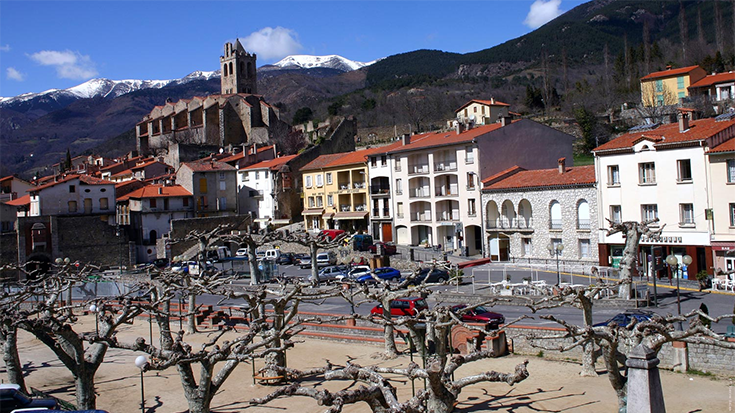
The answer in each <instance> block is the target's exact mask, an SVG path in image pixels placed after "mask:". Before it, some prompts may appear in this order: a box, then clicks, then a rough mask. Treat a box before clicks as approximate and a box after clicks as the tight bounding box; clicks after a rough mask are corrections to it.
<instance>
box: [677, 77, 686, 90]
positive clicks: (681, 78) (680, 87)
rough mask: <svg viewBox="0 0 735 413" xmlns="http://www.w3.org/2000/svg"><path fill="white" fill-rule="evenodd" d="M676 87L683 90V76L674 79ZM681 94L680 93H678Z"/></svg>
mask: <svg viewBox="0 0 735 413" xmlns="http://www.w3.org/2000/svg"><path fill="white" fill-rule="evenodd" d="M676 87H677V88H678V89H684V76H679V77H677V78H676ZM679 93H682V92H679Z"/></svg>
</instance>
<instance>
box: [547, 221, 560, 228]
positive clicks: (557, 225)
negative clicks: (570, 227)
mask: <svg viewBox="0 0 735 413" xmlns="http://www.w3.org/2000/svg"><path fill="white" fill-rule="evenodd" d="M549 229H561V220H560V219H552V220H549Z"/></svg>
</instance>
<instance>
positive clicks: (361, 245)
mask: <svg viewBox="0 0 735 413" xmlns="http://www.w3.org/2000/svg"><path fill="white" fill-rule="evenodd" d="M350 242H351V243H352V250H353V251H368V249H369V248H370V247H371V246H372V245H373V236H372V235H368V234H355V235H353V236H352V239H351V240H350Z"/></svg>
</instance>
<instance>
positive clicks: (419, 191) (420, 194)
mask: <svg viewBox="0 0 735 413" xmlns="http://www.w3.org/2000/svg"><path fill="white" fill-rule="evenodd" d="M429 196H430V195H429V190H428V189H423V188H414V189H411V190H410V192H409V193H408V197H409V198H429Z"/></svg>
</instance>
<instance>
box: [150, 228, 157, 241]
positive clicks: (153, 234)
mask: <svg viewBox="0 0 735 413" xmlns="http://www.w3.org/2000/svg"><path fill="white" fill-rule="evenodd" d="M149 239H150V241H151V242H156V239H158V233H156V230H155V229H153V230H151V233H150V235H149Z"/></svg>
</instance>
